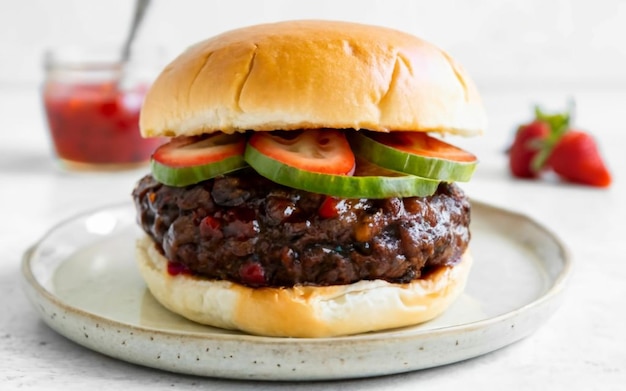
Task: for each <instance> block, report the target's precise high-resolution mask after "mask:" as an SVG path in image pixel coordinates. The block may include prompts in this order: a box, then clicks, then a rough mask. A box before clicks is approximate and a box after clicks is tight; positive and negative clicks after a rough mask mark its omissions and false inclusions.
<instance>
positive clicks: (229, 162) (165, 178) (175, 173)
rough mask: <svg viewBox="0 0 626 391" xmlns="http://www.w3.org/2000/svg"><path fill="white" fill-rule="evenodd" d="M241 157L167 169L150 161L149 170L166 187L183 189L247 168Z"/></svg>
mask: <svg viewBox="0 0 626 391" xmlns="http://www.w3.org/2000/svg"><path fill="white" fill-rule="evenodd" d="M247 166H248V165H247V164H246V162H245V160H244V159H243V156H242V155H236V156H231V157H229V158H226V159H223V160H220V161H218V162H215V163H207V164H202V165H198V166H189V167H169V166H166V165H164V164H161V163H159V162H157V161H156V160H154V159H153V160H152V161H151V162H150V169H151V170H152V176H154V178H155V179H156V180H157V181H159V182H161V183H163V184H165V185H168V186H176V187H183V186H187V185H193V184H194V183H198V182H202V181H204V180H207V179H210V178H214V177H216V176H218V175H222V174H226V173H229V172H232V171H235V170H238V169H241V168H244V167H247Z"/></svg>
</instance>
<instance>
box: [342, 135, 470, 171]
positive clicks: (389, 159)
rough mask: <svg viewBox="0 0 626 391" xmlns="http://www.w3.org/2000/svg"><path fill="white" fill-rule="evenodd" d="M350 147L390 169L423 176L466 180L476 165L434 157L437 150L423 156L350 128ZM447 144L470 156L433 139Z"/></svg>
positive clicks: (363, 156) (373, 161)
mask: <svg viewBox="0 0 626 391" xmlns="http://www.w3.org/2000/svg"><path fill="white" fill-rule="evenodd" d="M350 141H351V145H352V150H353V151H354V153H355V154H356V155H357V156H360V157H362V158H364V159H367V160H368V161H370V162H372V163H374V164H376V165H379V166H381V167H385V168H388V169H390V170H394V171H399V172H403V173H405V174H411V175H416V176H420V177H424V178H431V179H439V180H443V181H447V182H467V181H469V180H470V179H471V177H472V175H473V174H474V171H475V169H476V166H477V163H478V162H477V160H476V159H475V158H473V160H465V161H456V160H451V159H446V158H443V157H437V151H432V152H431V156H423V155H419V154H417V153H411V152H408V149H404V150H401V149H399V148H394V147H392V146H389V145H385V144H383V143H381V142H378V141H376V140H374V139H372V138H370V137H368V136H367V135H366V134H364V133H363V132H354V133H352V134H351V137H350ZM437 142H438V143H439V144H441V145H445V146H446V147H447V148H451V149H452V148H455V149H457V150H458V151H460V152H463V153H465V154H466V155H469V156H471V157H473V155H471V154H469V153H467V152H464V151H462V150H461V149H458V148H456V147H454V146H452V145H449V144H446V143H443V142H442V141H437Z"/></svg>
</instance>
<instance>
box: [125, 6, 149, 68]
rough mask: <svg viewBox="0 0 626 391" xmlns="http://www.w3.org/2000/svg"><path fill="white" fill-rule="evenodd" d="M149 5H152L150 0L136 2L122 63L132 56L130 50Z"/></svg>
mask: <svg viewBox="0 0 626 391" xmlns="http://www.w3.org/2000/svg"><path fill="white" fill-rule="evenodd" d="M148 5H150V0H137V2H136V3H135V14H134V15H133V20H132V24H131V25H130V30H129V31H128V35H127V36H126V41H125V42H124V46H123V47H122V58H121V60H122V63H125V62H127V61H128V58H129V57H130V50H131V47H132V45H133V41H134V39H135V35H136V34H137V30H138V29H139V26H140V25H141V22H142V21H143V16H144V14H145V13H146V9H147V8H148Z"/></svg>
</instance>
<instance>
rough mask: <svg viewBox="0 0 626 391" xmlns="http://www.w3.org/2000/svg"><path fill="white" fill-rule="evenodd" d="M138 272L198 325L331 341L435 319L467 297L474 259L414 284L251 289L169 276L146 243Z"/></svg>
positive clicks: (159, 297) (154, 292) (140, 249)
mask: <svg viewBox="0 0 626 391" xmlns="http://www.w3.org/2000/svg"><path fill="white" fill-rule="evenodd" d="M136 249H137V257H136V258H137V261H138V264H139V270H140V272H141V275H142V276H143V278H144V280H145V281H146V283H147V285H148V288H149V290H150V292H151V293H152V295H153V296H154V297H155V298H156V299H157V301H159V302H160V303H161V304H162V305H163V306H165V307H166V308H168V309H169V310H171V311H172V312H175V313H178V314H180V315H182V316H184V317H186V318H188V319H190V320H192V321H195V322H198V323H202V324H207V325H211V326H215V327H220V328H225V329H233V330H242V331H245V332H248V333H251V334H257V335H265V336H276V337H330V336H337V335H348V334H356V333H364V332H368V331H377V330H385V329H390V328H396V327H403V326H410V325H415V324H418V323H422V322H425V321H427V320H430V319H433V318H434V317H436V316H438V315H439V314H441V313H442V312H443V311H445V310H446V309H447V308H448V307H449V306H450V305H451V304H452V302H453V301H454V300H455V299H456V298H457V297H458V296H459V295H460V294H461V293H462V292H463V289H464V287H465V282H466V280H467V276H468V274H469V270H470V267H471V264H472V259H471V257H470V255H469V252H466V253H465V254H464V256H463V260H462V261H461V262H460V263H459V264H457V265H456V266H454V267H442V268H441V269H439V270H437V271H436V272H434V273H432V274H430V275H429V277H428V278H427V279H420V280H415V281H413V282H412V283H409V284H391V283H388V282H385V281H381V280H376V281H360V282H357V283H354V284H351V285H337V286H328V287H314V286H297V287H293V288H261V289H254V288H248V287H245V286H242V285H239V284H235V283H231V282H227V281H215V280H206V279H201V278H196V277H192V276H189V275H184V274H179V275H177V276H172V275H170V274H169V273H168V272H167V261H166V259H165V258H164V257H163V256H162V255H161V254H160V253H159V252H158V251H157V249H156V247H155V245H154V242H153V241H152V240H151V239H150V238H148V237H147V236H145V237H144V238H142V239H140V240H139V241H138V242H137V246H136Z"/></svg>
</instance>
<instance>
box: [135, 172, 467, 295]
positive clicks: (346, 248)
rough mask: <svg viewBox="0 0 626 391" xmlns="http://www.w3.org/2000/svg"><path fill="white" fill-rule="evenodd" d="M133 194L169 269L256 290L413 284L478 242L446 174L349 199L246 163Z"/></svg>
mask: <svg viewBox="0 0 626 391" xmlns="http://www.w3.org/2000/svg"><path fill="white" fill-rule="evenodd" d="M133 199H134V202H135V205H136V208H137V211H138V220H139V223H140V225H141V227H142V228H143V230H144V231H145V232H146V233H147V234H148V235H149V236H150V237H152V239H153V240H154V242H155V245H156V246H157V248H158V250H159V251H160V252H161V253H162V254H163V255H164V256H165V258H166V259H167V260H168V262H169V264H168V270H169V272H170V274H179V273H188V274H191V275H197V276H202V277H205V278H208V279H216V280H228V281H232V282H236V283H239V284H243V285H246V286H251V287H266V286H269V287H289V286H294V285H296V284H303V285H341V284H350V283H354V282H356V281H360V280H374V279H383V280H386V281H389V282H393V283H405V282H409V281H411V280H413V279H417V278H420V277H423V276H424V275H426V274H427V273H428V272H429V271H431V270H433V269H436V268H437V267H439V266H443V265H454V264H456V263H457V262H459V261H460V258H461V256H462V254H463V253H464V252H465V250H466V249H467V246H468V242H469V239H470V231H469V223H470V203H469V200H468V199H467V197H466V196H465V194H464V193H463V192H462V191H461V189H460V188H459V187H458V186H457V185H455V184H454V183H449V182H445V181H442V182H441V183H440V184H439V185H438V187H437V190H436V191H435V193H434V194H432V195H428V196H423V197H388V198H381V199H368V198H340V197H332V196H326V195H322V194H318V193H314V192H309V191H306V190H297V189H293V188H291V187H286V186H283V185H279V184H277V183H275V182H273V181H271V180H269V179H266V178H265V177H263V176H261V175H259V174H257V173H256V172H255V171H254V170H253V169H250V168H244V169H241V170H238V171H235V172H232V173H229V174H224V175H218V176H216V177H214V178H211V179H208V180H205V181H202V182H199V183H196V184H192V185H188V186H182V187H176V186H168V185H165V184H163V183H161V182H159V181H157V180H156V179H154V177H153V176H152V175H147V176H145V177H144V178H142V179H141V180H140V182H139V183H138V184H137V186H136V188H135V189H134V190H133Z"/></svg>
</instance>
